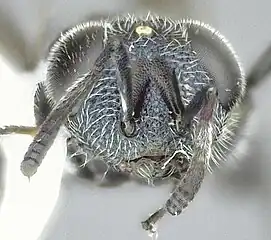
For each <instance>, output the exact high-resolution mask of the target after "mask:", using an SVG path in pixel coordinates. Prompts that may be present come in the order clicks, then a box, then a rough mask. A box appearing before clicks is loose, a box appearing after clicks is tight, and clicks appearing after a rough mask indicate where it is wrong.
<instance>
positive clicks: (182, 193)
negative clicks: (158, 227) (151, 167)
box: [142, 88, 217, 232]
mask: <svg viewBox="0 0 271 240" xmlns="http://www.w3.org/2000/svg"><path fill="white" fill-rule="evenodd" d="M216 104H217V92H216V90H214V88H209V89H208V90H207V92H206V97H205V99H204V100H203V104H202V108H201V110H200V111H199V113H198V119H199V120H198V123H197V126H196V129H195V132H194V136H195V138H194V149H193V150H194V155H193V156H192V159H191V162H190V166H189V168H188V170H187V172H186V174H185V175H184V177H183V178H181V179H179V182H178V184H177V185H176V187H175V189H174V191H173V192H172V194H171V196H170V198H169V199H168V200H167V201H166V203H165V205H164V207H163V208H161V209H159V210H158V211H157V212H156V213H154V214H153V215H151V216H150V217H149V218H148V219H147V220H146V221H144V222H143V223H142V227H143V228H144V229H145V230H148V231H150V232H154V231H155V228H154V226H155V224H156V223H157V221H159V220H160V219H161V218H162V217H163V215H164V214H165V213H166V212H168V213H169V214H171V215H174V216H176V215H179V214H180V213H181V212H182V211H183V210H184V209H186V208H187V206H188V204H189V203H190V202H192V201H193V199H194V197H195V195H196V194H197V192H198V191H199V189H200V186H201V184H202V182H203V179H204V176H205V172H206V166H205V162H206V159H208V158H210V156H211V144H212V140H213V139H212V118H213V109H215V105H216ZM177 162H178V161H176V163H177ZM175 167H176V169H177V171H178V169H181V166H178V164H175ZM179 171H180V170H179ZM180 176H182V174H180Z"/></svg>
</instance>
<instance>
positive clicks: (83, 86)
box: [21, 47, 110, 177]
mask: <svg viewBox="0 0 271 240" xmlns="http://www.w3.org/2000/svg"><path fill="white" fill-rule="evenodd" d="M109 54H110V48H107V47H106V48H105V49H104V51H103V52H102V53H101V55H100V56H99V57H98V58H97V60H96V62H95V65H94V69H93V71H90V72H89V73H87V74H85V75H84V76H83V77H81V78H78V80H77V81H76V82H75V83H74V84H73V85H72V86H71V87H70V88H69V89H68V91H67V92H66V94H65V95H64V96H63V97H62V98H61V99H60V100H59V101H58V102H57V104H56V105H55V107H54V109H53V110H52V111H51V112H50V114H49V115H48V117H47V118H46V120H45V121H44V122H43V123H42V125H41V126H40V128H39V130H38V133H37V134H36V136H35V137H34V139H33V141H32V143H31V144H30V146H29V148H28V150H27V152H26V154H25V156H24V160H23V161H22V163H21V171H22V173H23V174H24V175H25V176H27V177H31V176H33V175H34V174H35V173H36V171H37V168H38V167H39V165H40V164H41V162H42V160H43V158H44V157H45V155H46V153H47V151H48V150H49V148H50V147H51V145H52V144H53V142H54V140H55V138H56V136H57V133H58V131H59V129H60V127H61V126H62V124H63V123H64V122H65V120H66V118H67V116H68V115H69V113H70V112H71V111H72V109H73V107H74V106H75V105H76V104H78V103H80V102H81V101H82V99H84V97H85V96H86V95H87V94H88V93H89V92H91V91H92V89H93V87H94V85H95V83H96V80H97V78H98V77H99V75H100V73H101V71H102V70H103V68H104V65H105V64H106V62H107V60H108V59H109V57H110V55H109Z"/></svg>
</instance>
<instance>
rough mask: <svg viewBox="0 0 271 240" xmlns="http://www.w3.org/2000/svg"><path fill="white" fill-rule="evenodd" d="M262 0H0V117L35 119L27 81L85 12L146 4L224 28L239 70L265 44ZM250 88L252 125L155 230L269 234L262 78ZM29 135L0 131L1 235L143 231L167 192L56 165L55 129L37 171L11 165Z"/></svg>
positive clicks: (183, 234) (60, 155)
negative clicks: (242, 143)
mask: <svg viewBox="0 0 271 240" xmlns="http://www.w3.org/2000/svg"><path fill="white" fill-rule="evenodd" d="M270 8H271V4H270V1H268V0H258V1H245V0H240V1H233V0H229V1H223V0H210V1H202V0H167V1H161V0H160V1H159V0H130V1H127V0H100V1H94V0H88V1H87V0H48V1H41V0H28V1H26V0H9V1H4V0H0V30H1V32H0V125H7V124H27V125H29V124H30V125H31V124H33V123H34V119H33V113H32V112H33V110H32V108H33V107H32V106H33V94H34V89H35V83H36V82H38V81H40V80H42V79H44V70H45V68H44V64H43V63H42V60H43V59H44V58H45V57H46V54H47V52H48V48H49V46H50V45H51V43H52V42H53V41H54V40H55V39H56V38H57V37H58V36H59V33H60V32H61V31H63V30H65V29H67V28H68V27H70V26H73V25H74V24H76V23H79V22H81V21H84V20H87V19H97V18H100V17H106V16H112V15H116V14H119V13H126V12H130V13H135V14H143V13H147V12H148V11H152V12H154V13H157V14H160V15H164V16H168V17H172V18H174V19H178V18H187V17H188V18H194V19H198V20H201V21H204V22H206V23H209V24H211V25H212V26H213V27H215V28H216V29H218V30H219V31H220V32H221V33H222V34H223V35H225V36H226V37H227V38H228V39H229V41H230V42H231V43H232V45H233V47H234V49H235V50H236V52H237V53H238V55H239V57H240V59H241V62H242V64H243V66H244V68H245V70H246V71H247V72H248V71H249V70H250V69H251V67H252V66H253V64H254V63H255V62H256V61H257V59H258V57H259V56H260V55H261V54H262V53H263V51H264V50H265V49H266V48H267V47H268V46H269V44H270V43H271V28H270V21H271V15H270V13H269V12H270ZM266 80H267V81H266V82H264V84H262V85H261V86H259V87H258V88H257V89H255V92H254V93H253V106H254V112H253V115H252V118H251V121H252V123H253V126H254V127H253V129H254V132H253V134H252V133H251V134H250V136H249V138H248V141H249V143H250V145H249V148H248V149H246V151H245V152H244V156H243V158H242V159H240V160H239V161H237V162H234V163H229V164H227V165H226V166H224V167H223V168H222V169H220V170H218V171H216V172H215V174H213V175H210V176H209V177H208V178H207V179H206V181H205V183H204V185H203V187H202V189H201V191H200V192H199V194H198V196H197V197H196V198H195V201H194V202H193V203H192V204H191V205H190V206H189V208H188V209H187V210H186V211H185V213H184V214H182V215H180V216H179V217H166V218H165V219H163V220H162V221H161V223H160V224H159V229H158V230H159V239H167V240H173V239H191V240H192V239H202V240H205V239H206V240H207V239H208V240H215V239H220V240H228V239H231V240H252V239H253V240H255V239H257V240H268V239H271V228H270V224H271V207H270V202H271V201H270V200H271V187H270V183H271V160H270V153H271V150H270V144H271V138H270V135H271V129H270V124H269V122H270V120H271V114H270V109H271V108H270V102H271V95H270V93H269V92H270V90H271V81H269V80H268V78H267V79H266ZM30 142H31V137H28V136H9V137H1V138H0V145H1V149H0V150H1V151H0V154H1V156H0V201H1V200H2V205H1V209H0V210H1V211H0V239H3V240H14V239H16V240H17V239H20V240H21V239H27V240H31V239H33V240H37V239H40V240H74V239H80V240H85V239H100V240H103V239H131V240H133V239H147V238H148V236H147V234H146V233H145V232H144V231H143V230H142V229H141V225H140V221H142V220H145V218H146V217H147V216H148V214H150V213H152V212H153V211H154V210H156V208H157V207H158V206H160V204H161V203H162V202H163V201H165V199H166V198H167V197H168V192H169V188H168V187H158V188H151V187H148V186H141V185H137V184H135V183H125V184H123V185H122V186H121V187H116V188H101V187H97V186H96V185H95V184H93V183H91V182H89V181H87V180H84V179H80V178H78V177H76V176H74V175H71V174H67V173H64V175H63V178H62V177H61V176H62V167H63V165H64V155H65V150H64V148H63V144H64V140H63V136H62V135H61V134H60V135H59V138H58V140H57V142H56V143H55V144H54V147H53V148H52V149H51V150H50V152H49V154H48V156H47V157H46V160H45V161H44V166H43V167H41V169H40V170H39V174H38V175H39V176H35V177H34V178H33V179H32V180H31V181H30V183H29V181H28V180H27V179H25V178H23V177H22V176H21V174H20V171H19V166H20V161H21V160H22V158H23V155H24V152H25V151H26V149H27V147H28V145H29V143H30Z"/></svg>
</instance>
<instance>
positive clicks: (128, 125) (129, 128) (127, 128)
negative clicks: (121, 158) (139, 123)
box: [120, 120, 137, 138]
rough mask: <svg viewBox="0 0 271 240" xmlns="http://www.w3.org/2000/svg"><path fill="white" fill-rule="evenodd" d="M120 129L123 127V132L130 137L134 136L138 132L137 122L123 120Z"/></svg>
mask: <svg viewBox="0 0 271 240" xmlns="http://www.w3.org/2000/svg"><path fill="white" fill-rule="evenodd" d="M120 129H121V131H122V133H123V134H124V135H125V136H126V137H128V138H130V137H134V136H135V135H136V132H137V131H136V124H135V122H134V121H133V120H130V121H121V123H120Z"/></svg>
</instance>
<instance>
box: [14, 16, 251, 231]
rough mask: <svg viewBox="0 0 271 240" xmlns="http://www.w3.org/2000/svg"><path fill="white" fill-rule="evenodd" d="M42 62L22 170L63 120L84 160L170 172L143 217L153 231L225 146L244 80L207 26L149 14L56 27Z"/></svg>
mask: <svg viewBox="0 0 271 240" xmlns="http://www.w3.org/2000/svg"><path fill="white" fill-rule="evenodd" d="M48 62H49V63H48V71H47V79H46V81H44V82H43V83H40V84H39V91H37V93H36V96H35V116H36V120H37V121H36V122H37V125H38V132H37V134H36V136H35V138H34V140H33V142H32V144H31V145H30V147H29V149H28V151H27V153H26V155H25V157H24V161H23V162H22V166H21V169H22V172H23V173H24V174H25V175H26V176H28V177H30V176H32V175H33V174H34V173H35V172H36V170H37V168H38V166H39V165H40V164H41V161H42V159H43V157H44V156H45V154H46V152H47V150H48V149H49V148H50V146H51V144H53V141H54V138H55V137H56V134H57V132H58V130H59V128H60V126H61V125H65V126H66V128H67V129H68V131H69V133H70V135H71V136H70V138H71V139H72V140H73V141H71V142H72V144H71V145H72V147H74V150H73V151H74V154H73V156H76V154H81V156H84V158H81V160H82V159H83V161H84V162H87V161H91V160H93V159H96V158H98V159H102V160H103V161H104V162H105V163H106V164H107V165H110V166H111V167H113V168H114V169H117V170H119V171H123V172H129V173H133V174H135V175H137V176H140V177H143V178H145V179H147V180H148V181H151V180H153V179H164V178H165V177H172V178H175V180H177V182H178V183H177V185H176V186H175V189H174V191H173V192H172V194H171V196H170V198H169V199H168V200H167V201H166V203H165V204H164V205H163V207H162V208H161V209H159V210H158V211H157V212H155V213H154V214H153V215H152V216H151V217H150V218H149V219H148V220H147V221H145V222H143V224H142V226H143V228H144V229H146V230H148V231H153V229H154V226H153V225H154V224H155V222H157V220H159V219H160V218H161V217H162V216H163V215H164V214H165V213H166V212H168V213H170V214H172V215H178V214H180V213H181V212H182V211H183V209H185V208H186V207H187V206H188V203H189V202H191V201H192V200H193V199H194V196H195V194H196V193H197V192H198V190H199V188H200V186H201V183H202V181H203V179H204V176H205V174H206V170H207V169H210V168H211V164H212V163H213V164H215V165H218V164H219V161H221V160H223V159H225V158H226V157H227V156H228V155H230V154H231V152H232V150H233V146H234V141H235V138H236V135H237V133H238V129H239V126H240V123H239V120H240V118H241V117H245V115H244V114H243V115H242V114H241V113H242V111H239V110H242V102H243V97H244V95H245V87H246V81H245V79H244V74H243V70H242V68H241V66H240V64H239V61H238V59H237V57H236V55H235V53H234V51H233V50H232V47H231V46H230V45H229V44H228V42H227V40H225V38H224V37H223V36H222V35H221V34H220V33H218V32H217V31H216V30H214V29H213V28H211V27H210V26H209V25H206V24H203V23H201V22H198V21H192V20H183V21H173V20H170V19H168V18H161V17H156V16H153V15H150V14H149V15H148V16H147V17H146V18H136V17H133V16H130V15H128V16H126V17H121V18H116V19H113V20H106V21H101V22H88V23H84V24H80V25H78V26H76V27H74V28H72V29H70V30H68V31H67V32H65V33H64V34H62V36H61V37H60V39H59V40H58V41H57V42H56V43H55V44H54V46H53V47H52V50H51V52H50V56H49V59H48ZM13 129H14V128H13ZM29 129H30V128H29ZM72 147H71V149H73V148H72Z"/></svg>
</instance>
